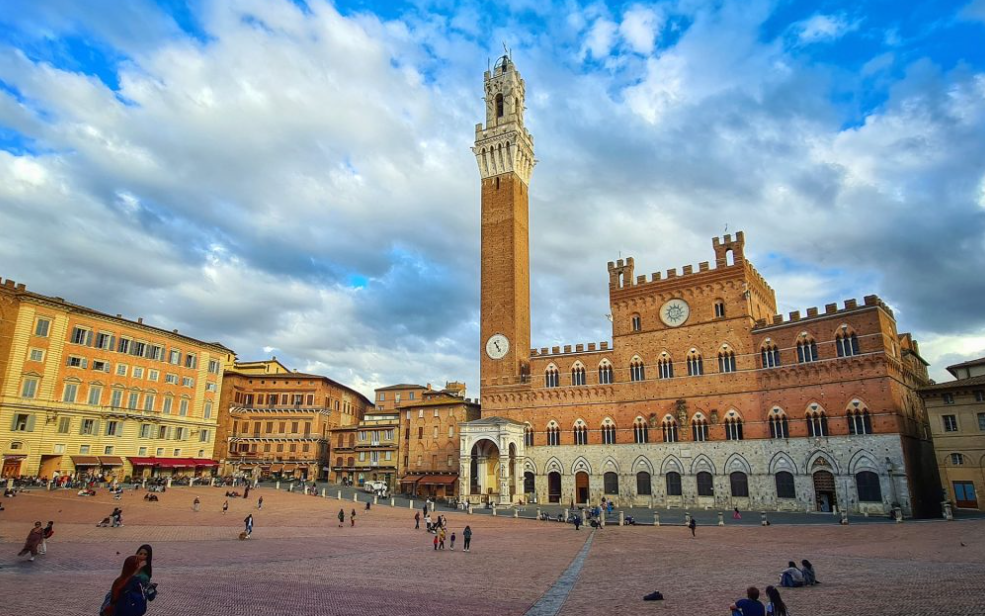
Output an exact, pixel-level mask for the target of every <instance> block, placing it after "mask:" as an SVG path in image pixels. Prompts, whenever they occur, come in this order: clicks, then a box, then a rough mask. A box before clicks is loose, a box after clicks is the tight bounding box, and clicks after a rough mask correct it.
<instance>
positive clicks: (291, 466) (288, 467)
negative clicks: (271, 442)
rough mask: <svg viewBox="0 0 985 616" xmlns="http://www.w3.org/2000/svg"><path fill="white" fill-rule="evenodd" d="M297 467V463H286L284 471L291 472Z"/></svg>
mask: <svg viewBox="0 0 985 616" xmlns="http://www.w3.org/2000/svg"><path fill="white" fill-rule="evenodd" d="M295 469H297V465H296V464H285V465H284V472H285V473H291V472H293V471H294V470H295Z"/></svg>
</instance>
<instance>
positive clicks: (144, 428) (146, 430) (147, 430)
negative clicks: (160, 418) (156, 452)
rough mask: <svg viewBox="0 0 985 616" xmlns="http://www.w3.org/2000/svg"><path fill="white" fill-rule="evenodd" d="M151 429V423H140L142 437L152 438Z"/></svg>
mask: <svg viewBox="0 0 985 616" xmlns="http://www.w3.org/2000/svg"><path fill="white" fill-rule="evenodd" d="M151 430H152V427H151V425H150V424H140V438H150V435H151Z"/></svg>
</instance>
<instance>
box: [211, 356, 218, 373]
mask: <svg viewBox="0 0 985 616" xmlns="http://www.w3.org/2000/svg"><path fill="white" fill-rule="evenodd" d="M209 374H219V360H217V359H210V360H209Z"/></svg>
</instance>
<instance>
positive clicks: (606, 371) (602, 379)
mask: <svg viewBox="0 0 985 616" xmlns="http://www.w3.org/2000/svg"><path fill="white" fill-rule="evenodd" d="M599 383H600V384H602V385H611V384H612V364H610V363H609V362H608V361H603V362H602V363H601V364H599Z"/></svg>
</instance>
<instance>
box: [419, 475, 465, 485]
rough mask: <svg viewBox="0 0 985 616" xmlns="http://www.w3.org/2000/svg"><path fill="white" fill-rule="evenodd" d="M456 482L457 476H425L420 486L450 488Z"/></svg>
mask: <svg viewBox="0 0 985 616" xmlns="http://www.w3.org/2000/svg"><path fill="white" fill-rule="evenodd" d="M456 481H458V475H425V476H424V479H422V480H421V485H422V486H450V485H452V484H453V483H455V482H456Z"/></svg>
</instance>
